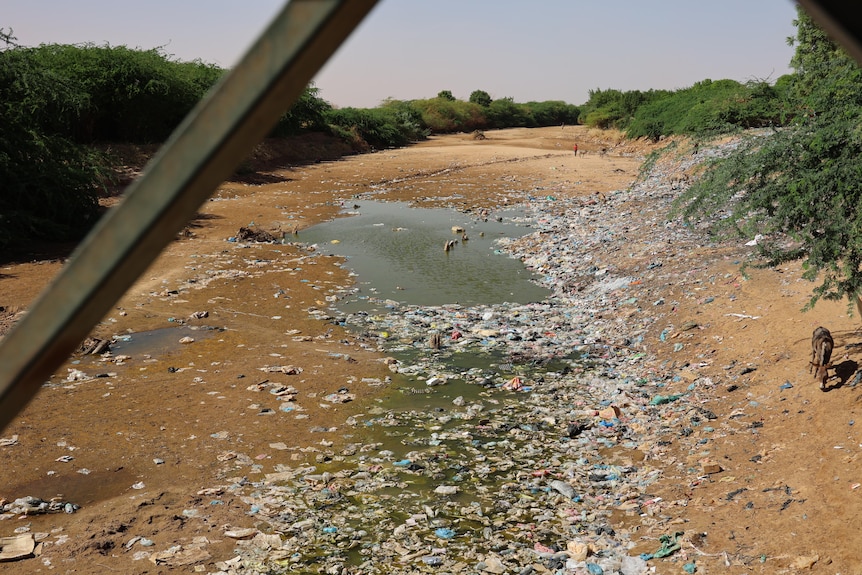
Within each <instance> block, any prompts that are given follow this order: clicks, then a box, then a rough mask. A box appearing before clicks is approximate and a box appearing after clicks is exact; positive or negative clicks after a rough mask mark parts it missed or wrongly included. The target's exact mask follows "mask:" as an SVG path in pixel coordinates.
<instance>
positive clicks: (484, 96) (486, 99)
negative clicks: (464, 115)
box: [470, 90, 492, 108]
mask: <svg viewBox="0 0 862 575" xmlns="http://www.w3.org/2000/svg"><path fill="white" fill-rule="evenodd" d="M470 101H471V102H473V103H474V104H479V105H480V106H482V107H483V108H487V107H488V106H490V105H491V102H492V100H491V95H490V94H489V93H488V92H486V91H485V90H474V91H473V93H472V94H470Z"/></svg>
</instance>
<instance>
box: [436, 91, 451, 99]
mask: <svg viewBox="0 0 862 575" xmlns="http://www.w3.org/2000/svg"><path fill="white" fill-rule="evenodd" d="M437 97H438V98H440V99H441V100H447V101H449V102H454V101H455V96H453V95H452V92H450V91H449V90H443V91H441V92H438V93H437Z"/></svg>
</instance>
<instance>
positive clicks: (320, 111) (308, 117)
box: [270, 84, 332, 137]
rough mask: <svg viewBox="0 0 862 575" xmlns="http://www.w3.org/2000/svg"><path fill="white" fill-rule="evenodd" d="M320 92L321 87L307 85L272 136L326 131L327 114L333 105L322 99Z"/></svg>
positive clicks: (282, 117) (276, 126)
mask: <svg viewBox="0 0 862 575" xmlns="http://www.w3.org/2000/svg"><path fill="white" fill-rule="evenodd" d="M319 94H320V89H319V88H316V87H315V86H314V85H313V84H312V85H310V86H307V87H306V88H305V90H304V91H303V92H302V94H301V95H300V96H299V99H298V100H297V101H296V103H294V105H293V106H292V107H291V108H290V109H289V110H288V111H287V112H285V113H284V114H283V115H282V116H281V118H280V119H279V120H278V123H277V124H276V125H275V127H274V128H273V130H272V132H271V133H270V136H273V137H284V136H295V135H297V134H301V133H303V132H325V131H326V129H327V128H326V125H327V119H326V114H327V113H328V112H329V110H331V109H332V106H330V105H329V103H327V102H326V101H324V100H322V99H321V98H320V97H319Z"/></svg>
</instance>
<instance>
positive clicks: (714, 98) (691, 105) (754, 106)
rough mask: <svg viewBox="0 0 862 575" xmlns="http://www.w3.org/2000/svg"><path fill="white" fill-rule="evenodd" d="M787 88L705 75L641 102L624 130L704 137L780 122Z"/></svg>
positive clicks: (654, 136) (651, 136) (648, 134)
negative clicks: (695, 80)
mask: <svg viewBox="0 0 862 575" xmlns="http://www.w3.org/2000/svg"><path fill="white" fill-rule="evenodd" d="M785 93H786V90H779V89H777V88H775V87H773V86H771V85H770V84H769V83H768V82H764V81H752V82H749V83H747V84H741V83H739V82H736V81H735V80H717V81H712V80H703V81H702V82H698V83H696V84H695V85H693V86H692V87H690V88H685V89H683V90H677V91H676V92H662V93H658V92H657V93H654V94H652V95H651V97H650V98H649V100H648V101H647V102H646V103H644V104H643V105H641V106H640V107H638V108H637V110H636V111H635V113H634V115H633V117H632V119H631V121H630V122H629V124H628V125H627V126H626V135H627V136H628V137H630V138H649V139H652V140H654V141H655V140H657V139H658V138H659V137H661V136H669V135H672V134H683V135H688V136H694V137H696V138H701V139H702V138H708V137H712V136H716V135H719V134H727V133H733V132H738V131H739V130H743V129H747V128H760V127H766V126H777V125H782V124H784V123H785V122H786V117H787V112H788V106H787V102H786V96H785Z"/></svg>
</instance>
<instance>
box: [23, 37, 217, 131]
mask: <svg viewBox="0 0 862 575" xmlns="http://www.w3.org/2000/svg"><path fill="white" fill-rule="evenodd" d="M16 52H21V53H20V54H19V56H20V57H26V58H29V59H30V60H32V61H33V63H34V65H36V66H38V67H39V68H40V69H41V70H42V71H43V72H44V73H48V74H52V75H54V76H55V77H57V78H59V79H61V81H63V82H66V83H69V84H74V85H75V86H76V87H77V89H78V90H80V91H81V92H82V93H84V94H86V98H87V105H86V106H85V107H83V108H82V109H81V111H80V115H79V117H78V119H77V121H76V122H74V123H73V124H71V125H69V128H68V130H69V133H68V136H70V137H72V138H74V139H75V140H77V141H80V142H97V141H123V142H137V143H151V142H160V141H163V140H164V139H166V138H167V136H168V135H170V133H171V132H172V131H173V130H174V129H175V128H176V126H177V125H178V124H179V123H180V121H181V120H182V119H183V118H184V117H185V116H186V115H187V114H188V112H189V111H190V110H191V109H192V107H194V105H195V104H197V102H198V101H199V100H200V99H201V98H202V97H203V95H204V94H205V93H206V91H207V90H209V88H210V87H211V86H212V85H213V84H214V83H215V82H216V81H217V80H218V78H219V77H220V76H221V73H222V71H221V70H219V69H218V68H215V67H214V66H210V65H207V64H204V63H202V62H187V63H177V62H173V61H171V60H170V59H168V57H167V56H165V55H164V54H163V53H162V52H161V51H160V50H158V49H152V50H132V49H129V48H126V47H124V46H118V47H110V46H92V45H84V46H70V45H63V44H47V45H42V46H39V47H38V48H23V49H19V50H16Z"/></svg>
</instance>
